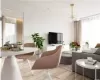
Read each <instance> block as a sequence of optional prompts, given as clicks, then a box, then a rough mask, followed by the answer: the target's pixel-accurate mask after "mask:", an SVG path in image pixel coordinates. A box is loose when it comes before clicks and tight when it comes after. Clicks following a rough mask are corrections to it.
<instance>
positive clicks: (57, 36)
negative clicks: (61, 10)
mask: <svg viewBox="0 0 100 80" xmlns="http://www.w3.org/2000/svg"><path fill="white" fill-rule="evenodd" d="M48 43H49V44H62V43H63V34H62V33H56V32H49V34H48Z"/></svg>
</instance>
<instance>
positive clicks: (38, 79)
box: [18, 61, 91, 80]
mask: <svg viewBox="0 0 100 80" xmlns="http://www.w3.org/2000/svg"><path fill="white" fill-rule="evenodd" d="M18 64H19V67H20V70H21V73H22V76H23V80H49V79H48V78H47V73H46V70H34V71H33V73H34V75H32V73H31V70H30V68H29V66H28V63H27V62H26V61H24V62H18ZM31 64H32V65H33V63H31ZM49 72H50V73H51V76H52V78H53V80H83V76H82V75H79V74H76V78H75V73H73V72H72V69H71V65H60V66H59V67H58V68H55V69H51V70H49ZM84 80H91V79H88V78H86V77H85V79H84Z"/></svg>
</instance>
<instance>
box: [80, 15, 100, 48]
mask: <svg viewBox="0 0 100 80" xmlns="http://www.w3.org/2000/svg"><path fill="white" fill-rule="evenodd" d="M81 32H82V33H81V35H82V36H81V42H82V43H85V42H89V45H90V47H91V48H93V47H95V45H96V44H97V43H100V15H96V16H92V17H88V18H85V19H83V20H82V29H81Z"/></svg>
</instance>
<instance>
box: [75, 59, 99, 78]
mask: <svg viewBox="0 0 100 80" xmlns="http://www.w3.org/2000/svg"><path fill="white" fill-rule="evenodd" d="M86 60H87V59H78V60H76V63H75V73H76V72H77V65H78V66H80V67H82V68H83V77H84V68H87V69H94V70H95V80H98V79H97V70H98V69H100V62H97V63H96V64H95V65H89V64H85V61H86Z"/></svg>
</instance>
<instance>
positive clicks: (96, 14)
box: [80, 13, 100, 20]
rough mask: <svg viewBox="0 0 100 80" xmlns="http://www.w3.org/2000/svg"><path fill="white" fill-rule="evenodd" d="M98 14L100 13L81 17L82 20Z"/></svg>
mask: <svg viewBox="0 0 100 80" xmlns="http://www.w3.org/2000/svg"><path fill="white" fill-rule="evenodd" d="M97 15H100V13H98V14H94V15H90V16H86V17H82V18H80V20H82V19H85V18H89V17H93V16H97Z"/></svg>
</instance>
